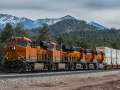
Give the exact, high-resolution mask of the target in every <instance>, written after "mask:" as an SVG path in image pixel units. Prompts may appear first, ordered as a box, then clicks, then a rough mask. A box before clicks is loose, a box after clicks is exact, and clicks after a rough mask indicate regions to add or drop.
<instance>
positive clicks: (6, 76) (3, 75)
mask: <svg viewBox="0 0 120 90" xmlns="http://www.w3.org/2000/svg"><path fill="white" fill-rule="evenodd" d="M119 70H120V69H108V70H81V71H59V72H55V71H52V72H39V73H35V72H33V73H22V74H17V73H10V74H9V73H0V79H12V78H32V77H49V76H60V75H73V74H85V73H97V72H108V71H119Z"/></svg>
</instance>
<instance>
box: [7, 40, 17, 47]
mask: <svg viewBox="0 0 120 90" xmlns="http://www.w3.org/2000/svg"><path fill="white" fill-rule="evenodd" d="M14 44H16V41H7V46H10V45H14Z"/></svg>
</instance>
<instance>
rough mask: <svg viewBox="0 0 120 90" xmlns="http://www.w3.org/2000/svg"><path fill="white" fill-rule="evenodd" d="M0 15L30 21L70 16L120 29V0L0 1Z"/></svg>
mask: <svg viewBox="0 0 120 90" xmlns="http://www.w3.org/2000/svg"><path fill="white" fill-rule="evenodd" d="M0 14H10V15H14V16H17V17H26V18H29V19H31V20H36V19H43V18H60V17H63V16H66V15H71V16H73V17H75V18H76V19H79V20H85V21H87V22H88V23H89V22H91V21H94V22H97V23H99V24H101V25H104V26H106V27H108V28H111V27H115V28H120V20H119V17H120V0H0Z"/></svg>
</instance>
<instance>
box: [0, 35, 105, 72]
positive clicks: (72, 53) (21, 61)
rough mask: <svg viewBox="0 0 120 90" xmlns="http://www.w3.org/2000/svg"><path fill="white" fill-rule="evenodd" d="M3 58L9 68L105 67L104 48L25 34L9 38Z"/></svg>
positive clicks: (9, 69)
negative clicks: (88, 47)
mask: <svg viewBox="0 0 120 90" xmlns="http://www.w3.org/2000/svg"><path fill="white" fill-rule="evenodd" d="M2 61H3V64H4V68H5V70H6V71H8V72H21V71H33V70H58V69H68V70H71V69H98V68H105V63H104V61H105V57H104V53H103V52H102V51H99V52H96V51H94V50H90V49H83V48H81V47H73V46H67V45H64V44H62V43H58V44H56V43H53V42H45V41H35V40H30V39H28V38H25V37H12V38H9V39H7V40H6V46H5V47H4V58H3V60H2Z"/></svg>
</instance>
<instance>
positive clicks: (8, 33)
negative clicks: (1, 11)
mask: <svg viewBox="0 0 120 90" xmlns="http://www.w3.org/2000/svg"><path fill="white" fill-rule="evenodd" d="M12 36H15V30H14V28H13V27H12V25H11V24H10V23H6V26H5V28H4V30H3V31H2V33H1V41H2V42H5V41H6V39H8V38H10V37H12Z"/></svg>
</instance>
